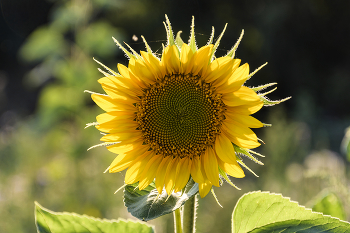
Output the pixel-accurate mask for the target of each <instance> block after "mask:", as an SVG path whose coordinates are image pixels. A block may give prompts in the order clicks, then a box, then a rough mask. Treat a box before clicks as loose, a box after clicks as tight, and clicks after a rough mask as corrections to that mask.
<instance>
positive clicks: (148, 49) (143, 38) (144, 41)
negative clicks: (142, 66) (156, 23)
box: [141, 36, 153, 54]
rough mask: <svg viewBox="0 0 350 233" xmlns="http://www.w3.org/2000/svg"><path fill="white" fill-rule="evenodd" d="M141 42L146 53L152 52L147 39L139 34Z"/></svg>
mask: <svg viewBox="0 0 350 233" xmlns="http://www.w3.org/2000/svg"><path fill="white" fill-rule="evenodd" d="M141 38H142V40H143V43H145V46H146V50H147V53H150V54H153V52H152V49H151V47H150V46H149V45H148V43H147V40H146V39H145V37H144V36H141Z"/></svg>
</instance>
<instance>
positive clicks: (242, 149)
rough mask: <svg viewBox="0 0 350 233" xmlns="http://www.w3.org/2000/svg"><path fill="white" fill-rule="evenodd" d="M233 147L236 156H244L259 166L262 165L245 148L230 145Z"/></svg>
mask: <svg viewBox="0 0 350 233" xmlns="http://www.w3.org/2000/svg"><path fill="white" fill-rule="evenodd" d="M232 145H233V147H234V148H235V151H236V152H237V153H238V154H242V155H245V156H247V157H248V158H250V159H251V160H253V161H254V162H256V163H257V164H260V165H264V164H263V163H262V162H260V161H259V160H258V159H257V158H255V157H254V156H253V155H251V154H250V153H249V152H251V151H249V150H248V149H245V148H242V147H239V146H237V145H235V144H232Z"/></svg>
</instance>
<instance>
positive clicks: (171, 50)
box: [162, 45, 180, 74]
mask: <svg viewBox="0 0 350 233" xmlns="http://www.w3.org/2000/svg"><path fill="white" fill-rule="evenodd" d="M162 65H163V66H164V67H165V68H166V69H167V72H168V73H169V74H172V73H178V72H179V69H180V58H179V51H178V49H177V47H176V45H172V46H168V47H166V48H165V51H164V53H163V56H162Z"/></svg>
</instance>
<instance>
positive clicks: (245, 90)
mask: <svg viewBox="0 0 350 233" xmlns="http://www.w3.org/2000/svg"><path fill="white" fill-rule="evenodd" d="M259 100H260V98H259V96H258V95H257V94H256V93H255V92H254V91H253V90H252V89H250V88H249V87H245V86H242V87H240V88H239V89H238V90H237V91H235V92H232V93H227V94H224V95H223V96H222V101H223V102H224V104H226V105H228V106H231V107H234V106H239V105H246V104H250V103H251V102H256V101H259Z"/></svg>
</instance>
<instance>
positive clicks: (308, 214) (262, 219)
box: [232, 191, 350, 233]
mask: <svg viewBox="0 0 350 233" xmlns="http://www.w3.org/2000/svg"><path fill="white" fill-rule="evenodd" d="M245 232H251V233H253V232H254V233H257V232H259V233H263V232H264V233H268V232H300V233H301V232H332V233H338V232H339V233H343V232H350V224H349V223H348V222H345V221H341V220H339V219H337V218H333V217H330V216H324V215H322V214H321V213H315V212H312V211H311V210H310V209H306V208H305V207H304V206H300V205H298V203H297V202H294V201H291V200H290V199H289V198H285V197H283V196H282V195H281V194H274V193H268V192H261V191H258V192H251V193H247V194H244V195H243V196H242V197H241V198H240V199H239V200H238V202H237V204H236V206H235V208H234V211H233V214H232V233H245Z"/></svg>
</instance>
